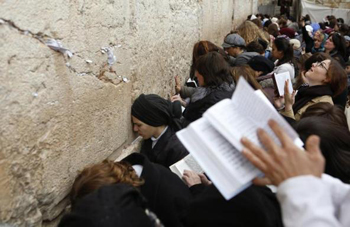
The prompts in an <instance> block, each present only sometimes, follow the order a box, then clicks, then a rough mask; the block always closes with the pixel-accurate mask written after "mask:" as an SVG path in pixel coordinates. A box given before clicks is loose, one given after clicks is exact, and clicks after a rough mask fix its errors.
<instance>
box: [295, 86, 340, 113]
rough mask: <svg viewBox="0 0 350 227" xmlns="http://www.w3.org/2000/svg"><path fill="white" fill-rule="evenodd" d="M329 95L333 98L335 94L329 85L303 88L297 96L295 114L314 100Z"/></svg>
mask: <svg viewBox="0 0 350 227" xmlns="http://www.w3.org/2000/svg"><path fill="white" fill-rule="evenodd" d="M324 95H329V96H332V95H333V92H332V90H331V87H330V86H329V85H316V86H312V87H310V86H308V85H307V86H301V87H300V88H299V90H298V93H297V95H296V96H295V103H294V105H293V111H294V113H296V112H298V110H300V109H301V108H303V106H305V105H306V103H308V102H310V101H311V100H312V99H314V98H317V97H320V96H324Z"/></svg>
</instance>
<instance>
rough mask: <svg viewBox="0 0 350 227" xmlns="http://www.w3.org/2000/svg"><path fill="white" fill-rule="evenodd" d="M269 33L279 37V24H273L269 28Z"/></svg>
mask: <svg viewBox="0 0 350 227" xmlns="http://www.w3.org/2000/svg"><path fill="white" fill-rule="evenodd" d="M267 32H268V33H269V34H270V35H272V36H274V37H277V36H278V35H279V31H278V26H277V24H274V23H271V24H270V25H269V26H268V27H267Z"/></svg>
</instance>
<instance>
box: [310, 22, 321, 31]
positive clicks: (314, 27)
mask: <svg viewBox="0 0 350 227" xmlns="http://www.w3.org/2000/svg"><path fill="white" fill-rule="evenodd" d="M311 27H312V33H313V34H315V32H317V31H318V30H320V29H321V27H320V25H319V23H312V24H311Z"/></svg>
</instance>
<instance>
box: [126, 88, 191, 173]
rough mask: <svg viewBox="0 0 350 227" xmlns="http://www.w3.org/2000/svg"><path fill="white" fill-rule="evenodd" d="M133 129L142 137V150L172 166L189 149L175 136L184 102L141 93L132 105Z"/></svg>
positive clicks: (152, 158) (150, 158)
mask: <svg viewBox="0 0 350 227" xmlns="http://www.w3.org/2000/svg"><path fill="white" fill-rule="evenodd" d="M131 115H132V122H133V130H134V131H135V132H137V133H138V134H139V135H140V136H141V137H142V138H143V139H144V141H143V143H142V146H141V153H142V154H144V155H146V156H147V157H148V158H149V160H150V161H152V162H155V163H158V164H161V165H163V166H165V167H169V166H170V165H172V164H174V163H175V162H177V161H179V160H181V159H182V158H184V157H185V156H186V155H187V154H188V152H187V150H186V149H185V147H184V146H183V145H182V144H181V143H180V141H179V140H178V139H177V137H176V136H175V132H176V131H178V130H180V129H181V122H180V117H181V104H180V102H178V101H176V102H170V101H169V100H165V99H163V98H161V97H160V96H158V95H154V94H150V95H144V94H142V95H140V96H139V97H138V98H137V99H136V100H135V102H134V104H133V105H132V107H131Z"/></svg>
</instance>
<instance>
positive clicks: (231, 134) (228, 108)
mask: <svg viewBox="0 0 350 227" xmlns="http://www.w3.org/2000/svg"><path fill="white" fill-rule="evenodd" d="M228 101H229V100H223V101H221V102H219V103H217V104H215V105H214V106H213V107H211V108H210V109H209V110H208V111H207V112H206V113H204V117H205V118H207V119H208V120H209V122H210V123H211V124H212V125H213V126H214V127H215V128H216V130H218V131H219V132H220V133H221V134H222V135H223V136H224V137H225V138H226V139H227V140H228V141H230V143H232V144H233V145H234V146H235V147H236V148H237V149H238V150H239V151H242V149H243V145H242V144H241V143H240V140H241V138H242V137H243V136H244V137H247V138H248V139H250V140H251V141H252V142H253V143H255V144H258V145H260V146H261V147H263V146H262V144H261V143H260V141H259V139H258V136H257V129H258V128H262V129H264V130H265V131H266V132H267V133H268V134H269V135H270V136H271V137H272V138H273V139H274V141H275V142H276V143H277V144H280V142H279V140H278V139H277V138H276V136H275V134H274V133H273V132H272V130H271V129H270V127H269V126H268V121H269V120H270V119H273V120H275V121H276V122H277V123H278V124H279V125H280V126H281V127H282V128H283V129H284V130H285V132H286V133H287V134H288V135H289V136H290V138H291V139H292V140H296V139H297V138H298V134H297V133H296V132H295V131H294V130H293V128H292V127H291V126H290V125H289V124H288V123H287V122H286V121H285V120H284V119H283V117H282V116H281V115H280V114H279V113H278V112H277V111H276V110H275V109H273V108H271V106H269V104H267V103H266V102H265V101H264V100H262V99H261V97H259V95H257V94H255V92H254V90H253V89H252V88H251V87H250V85H249V84H248V83H247V82H246V81H245V80H244V79H243V78H242V77H241V78H240V79H239V81H238V85H237V87H236V90H235V92H234V94H233V97H232V100H231V103H229V102H228Z"/></svg>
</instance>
